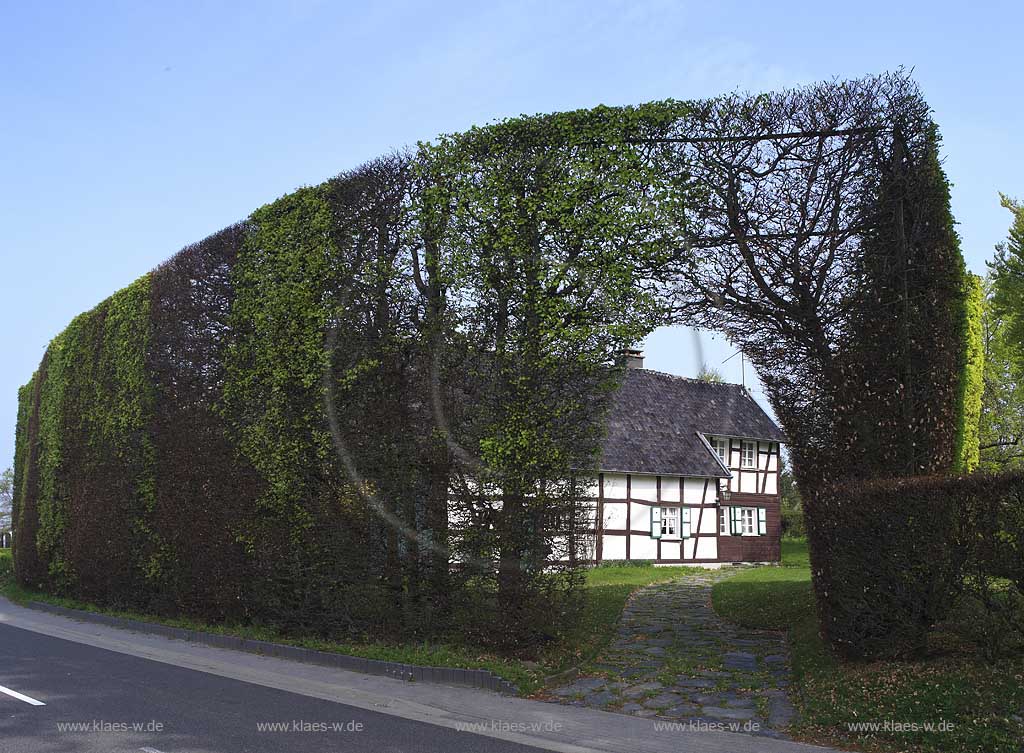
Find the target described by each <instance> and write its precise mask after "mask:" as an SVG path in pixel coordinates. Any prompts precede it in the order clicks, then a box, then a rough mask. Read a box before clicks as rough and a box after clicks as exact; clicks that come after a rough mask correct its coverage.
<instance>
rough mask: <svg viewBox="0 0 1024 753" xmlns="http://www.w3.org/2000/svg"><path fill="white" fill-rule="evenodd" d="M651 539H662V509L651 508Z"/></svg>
mask: <svg viewBox="0 0 1024 753" xmlns="http://www.w3.org/2000/svg"><path fill="white" fill-rule="evenodd" d="M651 538H652V539H660V538H661V508H660V507H651Z"/></svg>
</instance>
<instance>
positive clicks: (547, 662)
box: [0, 550, 694, 694]
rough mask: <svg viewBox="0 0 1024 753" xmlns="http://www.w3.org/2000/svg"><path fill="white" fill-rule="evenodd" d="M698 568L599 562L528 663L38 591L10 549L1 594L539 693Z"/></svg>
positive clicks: (1, 560) (1, 555) (474, 651)
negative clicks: (639, 599) (579, 598)
mask: <svg viewBox="0 0 1024 753" xmlns="http://www.w3.org/2000/svg"><path fill="white" fill-rule="evenodd" d="M689 572H694V569H693V568H686V567H654V566H651V565H646V566H643V565H641V566H637V565H631V566H627V567H617V566H610V567H599V568H595V569H593V570H590V571H589V572H588V573H587V590H586V599H587V600H586V604H585V607H584V610H583V619H582V620H581V621H580V624H579V625H578V627H577V629H576V630H575V631H574V632H573V634H572V635H569V636H567V637H565V638H564V639H563V640H561V641H560V642H558V643H556V644H553V645H551V646H549V647H548V648H547V649H546V650H545V651H544V652H543V654H542V655H541V656H540V658H539V661H537V662H523V661H517V660H514V659H507V658H505V657H501V656H498V655H496V654H493V653H491V652H488V651H486V650H484V649H481V648H475V647H472V646H462V645H449V644H438V643H430V644H427V643H423V644H403V645H387V644H383V643H375V644H352V643H342V642H334V641H326V640H322V639H318V638H307V639H297V638H295V637H289V636H283V635H280V634H278V633H275V632H274V631H272V630H268V629H263V628H258V627H253V626H248V625H222V624H208V623H204V622H200V621H196V620H190V619H171V618H167V617H160V616H155V615H148V614H139V613H136V612H125V611H119V610H112V609H105V608H102V607H100V606H97V605H95V604H89V603H85V602H80V601H76V600H74V599H64V598H60V597H56V596H50V595H48V594H42V593H35V592H32V591H28V590H25V589H23V588H21V587H20V586H19V585H18V584H17V583H16V582H15V581H14V577H13V570H12V567H11V559H10V550H0V593H2V594H3V595H4V596H6V597H7V598H9V599H11V600H12V601H15V602H19V603H25V602H27V601H44V602H48V603H50V604H57V605H59V606H64V607H69V608H71V609H85V610H88V611H91V612H103V613H104V614H111V615H115V616H118V617H125V618H128V619H133V620H142V621H145V622H159V623H162V624H164V625H172V626H175V627H182V628H186V629H189V630H202V631H205V632H210V633H220V634H224V635H238V636H242V637H245V638H253V639H257V640H264V641H273V642H277V643H288V644H291V645H296V646H303V647H305V648H313V649H317V650H320V651H333V652H336V653H343V654H350V655H353V656H363V657H367V658H371V659H381V660H384V661H398V662H406V663H408V664H419V665H430V666H441V667H463V668H467V669H489V670H491V671H492V672H494V673H495V674H497V675H498V676H500V677H503V678H505V679H506V680H509V681H510V682H512V683H514V684H515V685H516V686H517V687H518V688H519V690H520V692H522V693H524V694H530V693H533V692H536V691H537V690H539V689H540V688H541V687H542V686H543V685H544V679H545V678H546V677H548V676H550V675H552V674H555V673H559V672H562V671H564V670H567V669H570V668H572V667H575V666H577V665H579V664H581V663H583V662H586V661H587V660H589V659H591V658H593V657H594V656H596V655H597V654H598V653H599V652H600V651H601V649H602V648H604V646H605V645H606V644H607V643H608V641H609V640H610V639H611V636H612V633H613V632H614V629H615V624H616V622H617V621H618V619H619V615H620V614H621V613H622V608H623V606H624V605H625V603H626V599H628V598H629V596H630V594H632V593H633V592H634V591H636V590H637V589H638V588H641V587H642V586H645V585H647V584H649V583H654V582H657V581H664V580H671V579H672V578H676V577H679V576H680V575H682V574H685V573H689Z"/></svg>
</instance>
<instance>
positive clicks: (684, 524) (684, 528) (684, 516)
mask: <svg viewBox="0 0 1024 753" xmlns="http://www.w3.org/2000/svg"><path fill="white" fill-rule="evenodd" d="M679 532H680V536H681V537H682V538H684V539H688V538H690V536H691V535H692V534H691V533H690V508H689V507H682V508H680V510H679Z"/></svg>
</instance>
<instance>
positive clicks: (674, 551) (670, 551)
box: [661, 541, 682, 560]
mask: <svg viewBox="0 0 1024 753" xmlns="http://www.w3.org/2000/svg"><path fill="white" fill-rule="evenodd" d="M681 547H682V542H680V541H662V542H661V558H662V559H663V560H678V559H682V555H681V552H680V549H681Z"/></svg>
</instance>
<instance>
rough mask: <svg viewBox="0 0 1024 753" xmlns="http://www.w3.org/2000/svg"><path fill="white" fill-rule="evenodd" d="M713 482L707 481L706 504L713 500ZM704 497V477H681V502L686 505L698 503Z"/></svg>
mask: <svg viewBox="0 0 1024 753" xmlns="http://www.w3.org/2000/svg"><path fill="white" fill-rule="evenodd" d="M713 488H714V487H713V482H711V481H709V482H708V496H709V497H710V499H709V500H708V504H710V503H712V502H714V497H713V495H712V490H713ZM703 499H704V479H702V478H687V479H683V502H684V503H686V504H688V505H700V504H703Z"/></svg>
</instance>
